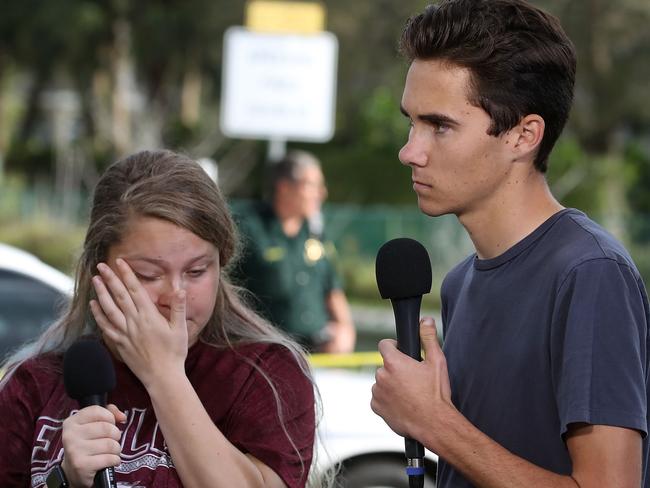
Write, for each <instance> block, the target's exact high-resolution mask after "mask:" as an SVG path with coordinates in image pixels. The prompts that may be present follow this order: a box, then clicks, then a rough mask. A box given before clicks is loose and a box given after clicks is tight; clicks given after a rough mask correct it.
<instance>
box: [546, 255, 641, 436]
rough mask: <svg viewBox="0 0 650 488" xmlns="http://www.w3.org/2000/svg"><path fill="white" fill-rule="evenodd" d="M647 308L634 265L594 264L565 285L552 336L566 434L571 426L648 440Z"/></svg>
mask: <svg viewBox="0 0 650 488" xmlns="http://www.w3.org/2000/svg"><path fill="white" fill-rule="evenodd" d="M646 302H647V298H646V293H645V289H644V287H643V284H642V283H641V282H640V279H639V278H638V276H637V275H636V273H634V272H633V271H632V269H630V268H629V267H628V266H627V265H625V264H621V263H618V262H616V261H615V260H612V259H594V260H590V261H587V262H585V263H582V264H580V265H578V266H576V267H575V268H574V269H572V270H571V272H570V273H569V274H568V275H567V277H566V278H565V279H564V281H563V283H562V284H561V285H560V288H559V293H558V296H557V301H556V304H555V308H554V318H553V326H552V330H551V347H550V354H551V365H552V366H551V367H552V369H553V382H554V388H555V393H556V399H557V406H558V412H559V417H560V425H561V434H564V433H565V432H566V431H567V429H568V426H569V425H570V424H572V423H577V422H584V423H588V424H598V425H610V426H618V427H626V428H630V429H636V430H638V431H639V432H641V433H642V435H644V436H645V435H647V432H648V426H647V425H646V424H647V422H646V410H647V395H646V389H647V384H646V378H647V368H646V363H647V352H648V351H647V340H648V338H647V328H648V323H647V310H646V306H645V303H646Z"/></svg>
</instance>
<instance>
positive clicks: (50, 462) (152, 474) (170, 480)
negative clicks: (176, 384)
mask: <svg viewBox="0 0 650 488" xmlns="http://www.w3.org/2000/svg"><path fill="white" fill-rule="evenodd" d="M244 358H248V359H249V360H252V361H253V362H254V363H255V364H256V365H258V366H259V367H260V368H261V369H262V370H263V371H264V372H265V373H266V375H268V376H269V378H270V379H271V380H272V381H273V384H274V386H275V388H276V390H277V393H278V396H279V398H280V401H281V407H282V415H283V419H284V425H285V427H286V430H287V431H288V433H289V435H290V436H291V439H292V441H293V442H294V443H295V446H296V447H297V448H298V450H299V451H300V455H298V454H297V453H296V452H295V449H294V448H293V447H292V445H291V441H290V440H289V439H288V438H287V435H286V434H285V432H284V430H283V428H282V425H281V422H280V421H279V418H278V413H277V411H278V409H277V406H276V401H275V399H274V396H273V393H272V391H271V389H270V387H269V385H268V383H267V381H266V380H265V379H264V377H263V376H262V374H260V373H259V371H257V370H256V369H255V368H254V367H252V366H251V364H250V363H249V362H247V361H246V360H245V359H244ZM61 363H62V358H61V357H60V356H53V355H51V354H50V355H44V356H41V357H39V358H35V359H31V360H29V361H26V362H25V363H23V364H22V365H21V366H20V367H19V368H18V369H17V370H16V372H15V373H14V374H13V376H12V377H11V378H10V379H9V381H8V383H7V385H5V387H4V388H3V389H2V391H0V486H1V487H3V488H10V487H27V486H32V487H34V488H36V487H42V486H44V484H45V479H46V477H47V475H48V474H49V472H50V471H51V470H52V468H53V466H54V465H55V464H56V463H59V462H61V460H62V458H63V446H62V443H61V427H62V424H63V420H64V419H66V418H67V417H68V416H69V415H70V414H71V413H72V412H73V411H74V410H76V409H78V405H77V404H76V402H74V401H72V400H70V399H69V398H68V397H67V396H66V393H65V389H64V386H63V377H62V374H61ZM114 363H115V370H116V375H117V388H116V389H115V391H113V392H112V393H111V394H110V395H109V398H108V400H109V402H110V403H114V404H115V405H117V407H118V408H120V409H121V410H123V411H126V413H127V417H128V419H127V421H126V423H125V424H122V425H118V427H119V428H120V429H121V430H122V439H121V445H122V452H121V458H122V464H121V465H120V466H118V467H116V468H115V474H116V479H117V481H118V486H120V487H125V488H126V487H133V488H135V487H152V486H155V487H180V486H182V483H181V481H180V479H179V477H178V474H177V472H176V469H175V468H174V463H173V460H172V458H171V456H170V453H169V450H168V449H167V445H166V444H165V440H164V438H163V435H162V432H161V430H160V426H159V425H158V421H157V419H156V416H155V413H154V410H153V408H152V406H151V401H150V399H149V395H148V394H147V392H146V390H145V389H144V387H143V386H142V383H140V381H139V380H138V379H137V378H136V376H135V375H134V374H133V373H132V372H131V371H130V370H129V369H128V368H127V367H126V365H125V364H124V363H120V362H117V361H114ZM185 370H186V373H187V376H188V378H189V379H190V382H191V383H192V385H193V387H194V389H195V390H196V393H197V394H198V396H199V398H200V399H201V402H202V403H203V406H204V407H205V409H206V411H207V412H208V415H209V416H210V418H211V419H212V421H213V422H214V424H215V425H216V426H217V427H218V428H219V430H220V431H221V432H222V433H223V434H224V435H225V436H226V438H228V440H230V442H231V443H233V444H234V445H235V446H236V447H237V448H239V449H240V450H241V451H242V452H244V453H250V454H251V455H253V456H254V457H256V458H257V459H259V460H260V461H262V462H263V463H265V464H266V465H267V466H269V467H270V468H271V469H273V470H274V471H275V472H276V473H277V474H278V475H279V476H280V477H281V478H282V479H283V480H284V482H285V483H286V484H287V486H288V487H289V488H297V487H304V486H305V483H306V480H307V474H308V472H309V467H310V464H311V459H312V451H313V444H314V431H315V412H314V392H313V387H312V384H311V382H310V380H309V379H308V378H307V377H306V376H305V375H304V374H303V373H302V371H301V370H300V368H299V367H298V365H297V363H296V361H295V360H294V358H293V356H292V355H291V353H290V352H289V351H288V350H286V349H285V348H284V347H281V346H277V345H270V344H255V345H247V346H240V347H239V348H237V349H236V350H235V351H232V350H229V349H217V348H214V347H212V346H209V345H206V344H202V343H197V344H196V345H194V346H193V347H191V348H190V350H189V353H188V357H187V360H186V362H185Z"/></svg>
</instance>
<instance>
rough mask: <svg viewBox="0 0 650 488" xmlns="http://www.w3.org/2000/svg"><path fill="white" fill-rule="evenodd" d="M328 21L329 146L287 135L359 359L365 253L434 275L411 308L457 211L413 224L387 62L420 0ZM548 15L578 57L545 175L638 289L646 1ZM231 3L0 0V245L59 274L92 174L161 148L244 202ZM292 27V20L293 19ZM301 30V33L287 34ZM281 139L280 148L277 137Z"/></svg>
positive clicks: (574, 1) (463, 242) (257, 177)
mask: <svg viewBox="0 0 650 488" xmlns="http://www.w3.org/2000/svg"><path fill="white" fill-rule="evenodd" d="M312 3H316V4H318V6H319V8H320V9H322V12H323V14H324V18H323V23H324V25H323V27H324V29H325V30H326V31H329V32H331V33H332V34H333V35H334V36H335V38H336V40H337V41H338V44H337V45H338V56H337V60H336V71H335V73H336V83H335V98H334V103H335V112H334V113H335V115H334V119H333V132H332V137H331V138H328V140H327V141H323V142H304V141H303V142H300V141H295V140H291V139H289V140H287V141H286V147H289V148H291V147H297V148H302V149H307V150H309V151H311V152H313V153H314V154H316V155H317V156H318V157H319V158H320V159H321V161H322V162H323V171H324V173H325V176H326V179H327V182H328V187H329V200H328V202H327V203H326V205H325V208H324V217H325V222H326V228H327V232H328V235H329V237H330V238H331V239H333V240H334V242H335V244H336V245H337V248H338V252H339V266H340V269H341V272H342V274H343V276H344V280H345V285H346V286H345V288H346V292H347V294H348V298H349V299H350V301H351V304H352V307H353V314H354V317H355V322H356V324H357V327H358V329H359V338H360V340H359V345H358V349H359V350H370V349H373V348H375V345H376V338H377V337H380V336H386V335H391V334H392V333H393V330H392V312H391V311H390V305H389V304H387V303H385V302H382V301H381V300H380V298H379V296H378V292H377V289H376V284H375V277H374V259H375V255H376V253H377V250H378V248H379V247H380V246H381V244H383V243H384V242H385V241H387V240H389V239H392V238H395V237H400V236H407V237H412V238H415V239H418V240H419V241H420V242H422V243H423V244H425V246H426V247H427V248H428V250H429V253H430V256H431V260H432V263H433V269H434V287H433V290H432V293H431V294H430V295H429V296H426V297H425V299H424V309H425V310H426V311H428V312H430V313H432V314H434V315H437V310H438V303H439V285H440V281H441V279H442V277H443V276H444V273H445V272H446V271H447V270H448V269H449V267H450V266H451V265H452V264H453V263H455V262H456V261H458V260H459V259H461V258H462V257H463V256H465V255H467V254H469V253H470V252H471V249H472V248H471V243H470V242H469V241H468V240H467V238H466V237H465V235H464V232H463V230H462V228H460V226H459V225H458V224H457V222H456V221H455V218H453V217H441V218H436V219H431V218H427V217H425V216H423V215H421V214H420V212H419V210H418V209H417V205H416V197H415V195H414V194H413V191H412V188H411V185H410V170H409V169H408V168H405V167H403V166H402V165H400V164H399V161H398V159H397V152H398V150H399V148H400V147H401V145H402V144H403V143H404V142H405V141H406V137H407V132H408V123H407V120H406V119H405V118H404V117H403V116H402V115H401V114H400V112H399V101H400V98H401V91H402V85H403V81H404V76H405V73H406V70H407V64H406V62H405V61H404V60H402V59H401V58H400V57H399V56H398V54H397V48H396V45H397V39H398V37H399V34H400V32H401V29H402V27H403V25H404V23H405V21H406V19H407V18H408V17H409V16H410V15H412V14H414V13H417V12H419V11H421V10H422V9H423V8H424V6H425V5H426V4H427V3H428V2H425V1H419V0H357V1H350V0H327V1H323V2H312ZM533 3H535V4H536V5H538V6H540V7H542V8H545V9H547V10H548V11H550V12H552V13H554V14H555V15H557V16H558V17H560V19H561V21H562V23H563V25H564V26H565V29H566V30H567V31H568V33H569V35H570V37H571V38H572V39H573V40H574V43H575V45H576V48H577V51H578V81H577V89H576V98H575V104H574V109H573V112H572V116H571V119H570V121H569V125H568V127H567V129H566V130H565V132H564V135H563V136H562V138H561V139H560V141H559V142H558V144H557V146H556V149H555V150H554V152H553V154H552V156H551V160H550V170H549V175H548V179H549V182H550V185H551V187H552V189H553V192H554V194H555V195H556V197H557V198H558V199H559V200H560V201H561V202H562V203H563V204H564V205H565V206H574V207H578V208H580V209H581V210H583V211H585V212H586V213H587V214H589V215H590V216H591V217H592V218H594V219H595V220H596V221H599V222H600V223H601V224H603V225H604V226H605V227H606V228H608V229H609V230H610V231H611V232H613V233H614V234H615V235H617V236H618V237H619V238H620V239H622V240H623V241H624V242H625V243H626V245H627V246H628V249H630V250H631V252H632V254H633V257H634V258H635V260H636V262H637V264H638V266H639V268H640V270H641V273H642V274H643V275H644V277H645V279H646V280H647V279H648V278H649V277H650V246H649V242H650V89H649V85H648V80H649V79H650V76H649V75H650V59H649V58H650V30H649V29H648V28H647V26H648V25H649V24H650V2H648V0H618V1H616V2H611V1H609V0H533ZM247 7H250V4H247V2H244V1H241V0H239V1H238V0H228V1H226V0H182V1H179V0H157V1H156V0H139V1H134V0H96V1H91V0H50V1H45V0H22V1H20V2H17V1H11V0H0V242H5V243H9V244H12V245H15V246H17V247H20V248H23V249H26V250H28V251H30V252H33V253H34V254H36V255H37V256H39V257H40V258H41V259H43V260H44V261H45V262H47V263H49V264H51V265H53V266H55V267H57V268H59V269H61V270H62V271H64V272H66V273H71V272H72V265H73V263H74V260H75V256H76V254H77V252H78V250H79V247H80V244H81V240H82V238H83V235H84V231H85V224H86V221H87V211H88V208H89V204H88V198H89V195H90V192H91V191H92V188H93V186H94V184H95V181H96V180H97V178H98V175H99V174H100V173H101V171H102V170H103V169H104V168H105V167H106V166H108V165H109V164H110V163H112V162H113V161H115V160H116V159H117V158H119V157H120V156H122V155H125V154H128V153H131V152H134V151H136V150H139V149H145V148H159V147H166V148H171V149H175V150H180V151H183V152H185V153H187V154H189V155H190V156H192V157H194V158H197V159H202V158H205V159H206V160H209V161H213V162H214V163H215V164H216V166H217V167H218V175H219V176H218V179H219V184H220V186H221V188H222V189H223V191H224V193H225V194H226V196H227V197H228V198H229V199H230V200H232V201H233V202H234V201H237V200H239V199H249V198H256V197H258V196H259V195H260V192H261V189H262V182H261V177H262V173H263V171H262V170H263V167H264V164H266V159H267V155H268V154H269V147H270V146H269V141H267V140H264V139H262V138H260V139H243V138H236V137H232V135H231V136H230V137H228V136H226V135H225V134H224V133H223V131H222V127H221V124H220V117H221V116H222V113H221V112H222V110H223V106H224V100H223V96H222V88H223V86H222V83H223V81H222V80H223V79H224V78H223V75H224V72H223V70H224V35H225V33H226V29H228V28H229V27H231V26H242V25H245V24H246V22H247V19H246V12H247ZM298 22H299V21H298ZM298 27H299V26H298ZM282 143H283V144H284V143H285V141H283V142H282Z"/></svg>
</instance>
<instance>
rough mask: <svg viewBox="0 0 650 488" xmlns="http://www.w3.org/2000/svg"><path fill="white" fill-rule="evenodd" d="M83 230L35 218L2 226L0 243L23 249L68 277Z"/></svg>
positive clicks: (71, 270) (79, 246)
mask: <svg viewBox="0 0 650 488" xmlns="http://www.w3.org/2000/svg"><path fill="white" fill-rule="evenodd" d="M84 235H85V229H84V228H83V227H78V226H72V225H71V224H69V223H62V222H56V221H52V220H44V219H34V220H30V221H27V222H19V223H14V224H10V225H3V226H2V227H1V228H0V242H4V243H6V244H10V245H12V246H15V247H18V248H20V249H24V250H25V251H28V252H31V253H32V254H34V255H36V256H38V257H39V258H40V259H41V260H42V261H44V262H46V263H48V264H49V265H51V266H54V267H55V268H57V269H59V270H61V271H63V272H64V273H68V274H71V273H72V272H73V268H74V263H75V260H76V257H77V255H78V252H79V249H81V245H82V243H83V238H84Z"/></svg>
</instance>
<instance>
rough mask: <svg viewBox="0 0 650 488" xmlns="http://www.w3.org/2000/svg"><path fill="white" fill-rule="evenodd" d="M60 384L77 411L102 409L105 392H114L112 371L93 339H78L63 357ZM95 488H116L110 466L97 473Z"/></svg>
mask: <svg viewBox="0 0 650 488" xmlns="http://www.w3.org/2000/svg"><path fill="white" fill-rule="evenodd" d="M63 383H64V385H65V391H66V393H67V394H68V396H69V397H70V398H73V399H74V400H77V401H78V402H79V407H80V408H85V407H89V406H91V405H99V406H101V407H105V406H106V403H107V399H108V392H109V391H111V390H113V388H115V369H114V368H113V361H112V360H111V356H110V354H109V352H108V350H107V349H106V348H105V347H104V346H103V345H102V343H101V342H99V341H97V340H94V339H80V340H78V341H77V342H75V343H74V344H72V345H71V346H70V348H69V349H68V350H67V351H66V353H65V356H64V357H63ZM93 486H94V487H95V488H117V483H116V482H115V470H114V469H113V467H112V466H110V467H108V468H104V469H101V470H99V471H97V474H96V475H95V482H94V485H93Z"/></svg>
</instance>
